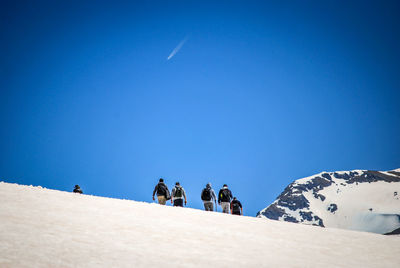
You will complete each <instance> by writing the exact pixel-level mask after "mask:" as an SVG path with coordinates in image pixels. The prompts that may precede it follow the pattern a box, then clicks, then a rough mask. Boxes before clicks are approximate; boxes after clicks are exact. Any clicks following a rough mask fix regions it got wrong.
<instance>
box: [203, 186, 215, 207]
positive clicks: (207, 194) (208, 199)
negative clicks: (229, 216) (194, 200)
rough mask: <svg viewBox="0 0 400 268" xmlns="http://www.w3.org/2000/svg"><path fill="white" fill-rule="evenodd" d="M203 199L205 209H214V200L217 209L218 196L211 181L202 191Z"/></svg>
mask: <svg viewBox="0 0 400 268" xmlns="http://www.w3.org/2000/svg"><path fill="white" fill-rule="evenodd" d="M201 200H203V203H204V209H205V211H214V204H213V200H214V202H215V209H217V197H216V196H215V192H214V190H213V189H212V188H211V183H207V185H206V188H204V189H203V191H201Z"/></svg>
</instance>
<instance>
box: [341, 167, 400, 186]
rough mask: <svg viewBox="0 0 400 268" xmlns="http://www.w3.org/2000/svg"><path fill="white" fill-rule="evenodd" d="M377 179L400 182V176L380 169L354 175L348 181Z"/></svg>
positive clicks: (371, 180)
mask: <svg viewBox="0 0 400 268" xmlns="http://www.w3.org/2000/svg"><path fill="white" fill-rule="evenodd" d="M376 181H384V182H400V177H397V176H391V175H387V174H384V173H381V172H379V171H370V170H368V171H365V172H364V173H363V174H362V175H361V176H358V175H357V176H353V177H351V178H349V179H348V181H347V183H357V182H359V183H361V182H368V183H371V182H376Z"/></svg>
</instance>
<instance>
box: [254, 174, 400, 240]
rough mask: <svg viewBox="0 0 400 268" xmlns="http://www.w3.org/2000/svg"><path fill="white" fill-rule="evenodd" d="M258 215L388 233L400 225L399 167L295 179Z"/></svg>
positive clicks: (324, 225)
mask: <svg viewBox="0 0 400 268" xmlns="http://www.w3.org/2000/svg"><path fill="white" fill-rule="evenodd" d="M257 216H258V217H261V218H269V219H274V220H280V221H289V222H296V223H304V224H311V225H318V226H321V227H335V228H343V229H350V230H359V231H367V232H374V233H380V234H385V233H389V232H392V231H394V230H396V229H399V228H400V169H396V170H392V171H387V172H382V171H380V172H378V171H367V170H353V171H340V172H321V173H320V174H317V175H314V176H310V177H307V178H303V179H299V180H296V181H295V182H293V183H291V184H290V185H289V186H288V187H286V189H285V190H284V191H283V192H282V193H281V194H280V195H279V197H278V198H277V199H276V200H275V201H274V202H273V203H272V204H271V205H270V206H268V207H267V208H265V209H263V210H261V211H260V212H259V213H258V214H257Z"/></svg>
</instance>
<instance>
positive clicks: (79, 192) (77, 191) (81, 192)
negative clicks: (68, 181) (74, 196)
mask: <svg viewBox="0 0 400 268" xmlns="http://www.w3.org/2000/svg"><path fill="white" fill-rule="evenodd" d="M73 192H74V193H78V194H83V191H82V189H81V187H79V185H78V184H77V185H75V188H74V190H73Z"/></svg>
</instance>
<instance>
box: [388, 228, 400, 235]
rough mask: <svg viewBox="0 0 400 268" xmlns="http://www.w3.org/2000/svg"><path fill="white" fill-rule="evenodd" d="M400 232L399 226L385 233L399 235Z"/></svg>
mask: <svg viewBox="0 0 400 268" xmlns="http://www.w3.org/2000/svg"><path fill="white" fill-rule="evenodd" d="M398 234H400V228H397V229H395V230H393V231H391V232H389V233H386V234H385V235H398Z"/></svg>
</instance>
